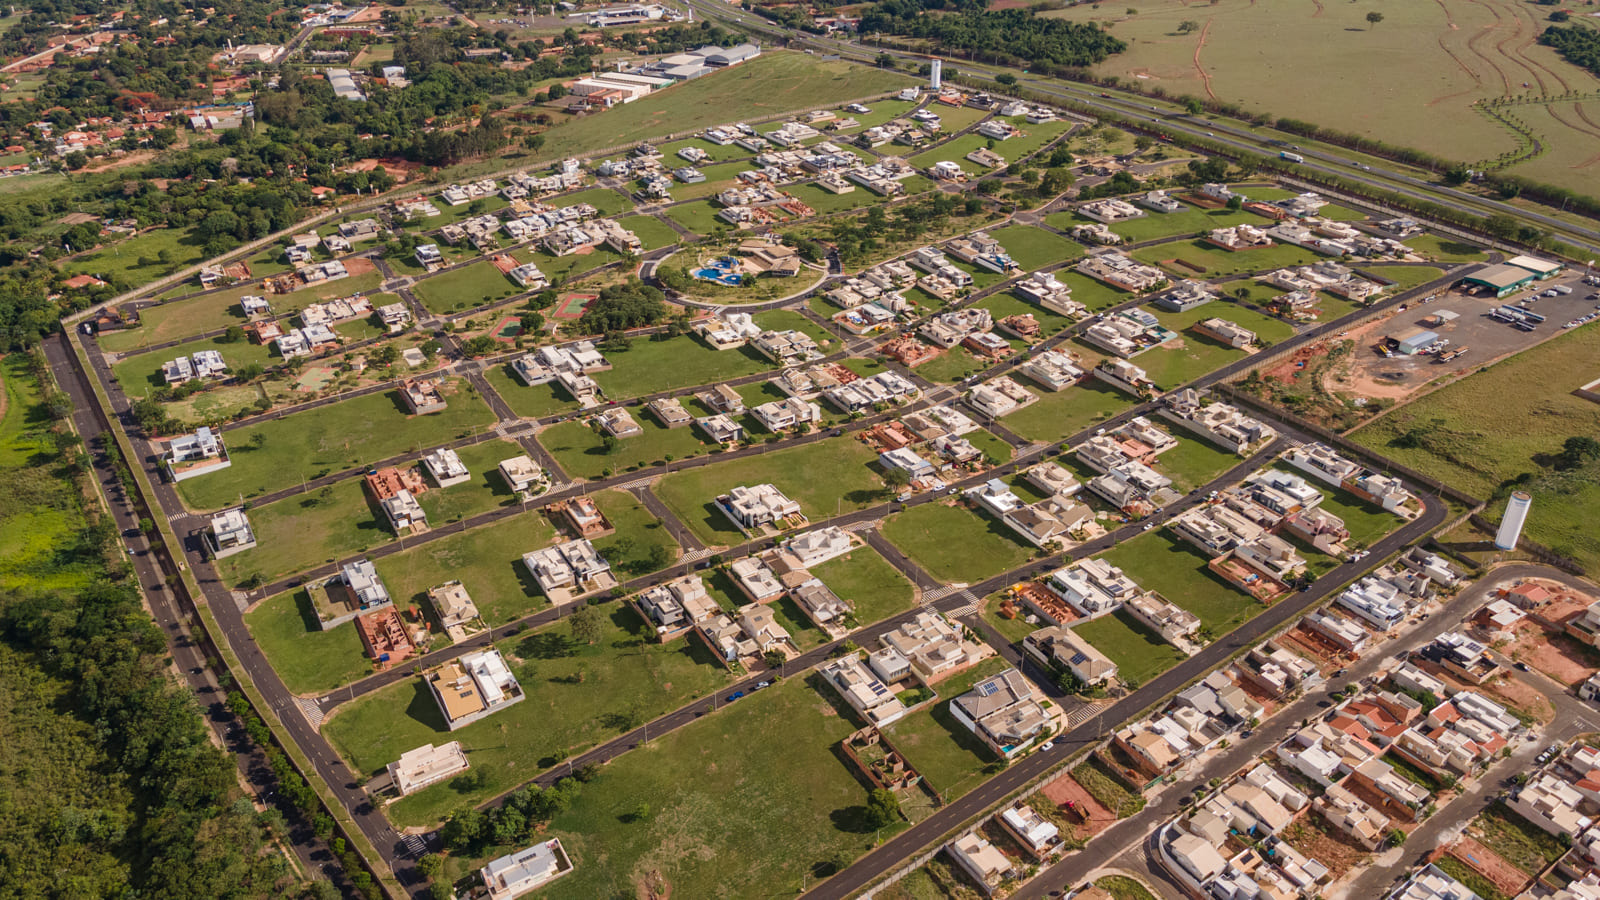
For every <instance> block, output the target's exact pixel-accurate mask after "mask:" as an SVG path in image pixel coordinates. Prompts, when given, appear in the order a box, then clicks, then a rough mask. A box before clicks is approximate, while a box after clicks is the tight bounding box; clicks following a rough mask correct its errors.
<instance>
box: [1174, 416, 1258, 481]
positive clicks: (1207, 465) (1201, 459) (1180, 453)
mask: <svg viewBox="0 0 1600 900" xmlns="http://www.w3.org/2000/svg"><path fill="white" fill-rule="evenodd" d="M1158 421H1159V420H1158ZM1161 424H1163V425H1164V424H1165V423H1161ZM1239 462H1240V459H1239V457H1238V456H1237V455H1236V454H1233V453H1228V452H1226V451H1224V450H1220V449H1218V448H1217V447H1216V446H1215V445H1214V444H1211V443H1208V442H1206V441H1203V440H1200V439H1199V438H1191V437H1187V436H1178V446H1176V447H1173V448H1172V449H1171V450H1167V451H1165V452H1163V453H1162V454H1161V455H1160V456H1158V457H1156V468H1157V469H1159V470H1160V471H1161V472H1162V473H1163V474H1165V475H1166V476H1167V477H1168V478H1171V479H1172V481H1173V486H1174V487H1176V488H1177V489H1178V490H1180V491H1182V492H1184V493H1188V492H1189V491H1192V490H1194V489H1195V488H1197V487H1200V486H1201V485H1203V484H1205V483H1207V482H1209V481H1210V480H1211V479H1213V478H1216V477H1217V476H1218V475H1221V474H1222V473H1223V472H1226V471H1228V470H1229V469H1231V468H1233V467H1234V466H1236V465H1238V464H1239Z"/></svg>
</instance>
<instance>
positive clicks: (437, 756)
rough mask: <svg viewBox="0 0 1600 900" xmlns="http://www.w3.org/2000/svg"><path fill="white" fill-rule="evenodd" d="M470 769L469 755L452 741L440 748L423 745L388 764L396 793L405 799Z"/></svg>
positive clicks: (458, 742) (390, 778) (458, 744)
mask: <svg viewBox="0 0 1600 900" xmlns="http://www.w3.org/2000/svg"><path fill="white" fill-rule="evenodd" d="M468 768H469V766H468V764H467V754H466V753H465V752H463V751H462V749H461V742H460V741H451V742H449V743H448V744H443V745H441V746H438V747H435V746H434V745H432V744H423V745H422V746H421V747H418V748H417V749H415V750H407V751H406V752H404V753H402V754H400V758H399V759H397V760H395V761H394V762H392V763H389V780H391V781H393V782H394V788H395V790H397V791H399V792H400V796H402V797H404V796H406V795H407V794H414V793H416V792H417V791H420V790H422V789H423V788H425V787H427V786H428V785H430V784H438V783H439V782H441V781H443V780H445V779H446V778H449V777H450V776H452V775H455V774H456V773H458V772H465V771H466V770H467V769H468Z"/></svg>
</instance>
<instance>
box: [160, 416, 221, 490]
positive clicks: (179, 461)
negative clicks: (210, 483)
mask: <svg viewBox="0 0 1600 900" xmlns="http://www.w3.org/2000/svg"><path fill="white" fill-rule="evenodd" d="M161 459H162V462H164V463H166V465H167V474H168V475H169V476H171V477H172V480H173V481H175V482H177V481H184V480H185V479H189V478H194V477H196V476H198V475H204V474H206V473H208V472H215V471H217V470H218V469H226V468H228V467H229V466H231V465H233V460H232V459H230V458H229V457H228V449H227V447H225V446H224V445H223V443H222V436H221V435H220V434H217V433H216V432H214V431H212V430H211V429H210V428H209V427H207V426H204V425H202V426H200V427H199V428H197V429H195V432H194V434H180V435H178V436H177V437H174V438H173V439H172V440H170V441H168V442H167V450H166V452H165V453H163V454H162V456H161Z"/></svg>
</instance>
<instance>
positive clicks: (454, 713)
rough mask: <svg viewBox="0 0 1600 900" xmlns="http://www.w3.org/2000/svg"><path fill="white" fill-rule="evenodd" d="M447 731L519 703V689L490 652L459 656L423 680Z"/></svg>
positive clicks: (502, 662)
mask: <svg viewBox="0 0 1600 900" xmlns="http://www.w3.org/2000/svg"><path fill="white" fill-rule="evenodd" d="M423 681H424V682H426V683H427V685H428V690H430V691H432V692H433V697H434V699H435V700H437V701H438V703H439V710H440V711H441V712H443V713H444V720H445V725H446V727H448V728H449V729H450V730H451V731H455V730H456V729H458V728H463V727H465V726H467V725H471V724H472V723H473V722H476V721H478V720H479V719H482V718H483V717H484V716H487V715H490V714H491V713H494V712H498V711H499V710H501V709H504V708H505V707H507V706H510V705H511V704H513V703H520V702H521V701H522V700H523V698H524V696H525V695H524V694H523V693H522V685H520V684H518V683H517V678H516V676H515V675H513V674H511V669H509V668H508V667H507V666H506V661H505V659H504V658H503V657H501V656H500V651H499V650H496V649H494V648H490V649H488V650H482V651H479V652H476V653H463V654H462V655H461V656H458V657H456V658H455V659H452V660H450V661H449V662H447V663H445V664H444V665H442V666H440V667H438V668H437V669H434V670H433V671H431V672H429V673H427V674H426V675H424V676H423Z"/></svg>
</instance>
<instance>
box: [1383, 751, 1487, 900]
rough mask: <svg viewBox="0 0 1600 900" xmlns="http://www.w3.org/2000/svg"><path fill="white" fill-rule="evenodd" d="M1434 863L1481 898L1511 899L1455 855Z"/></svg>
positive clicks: (1484, 899) (1482, 899) (1485, 899)
mask: <svg viewBox="0 0 1600 900" xmlns="http://www.w3.org/2000/svg"><path fill="white" fill-rule="evenodd" d="M1398 768H1399V767H1398V766H1396V769H1397V770H1398ZM1434 865H1436V866H1438V867H1439V871H1441V872H1443V873H1445V874H1446V875H1449V876H1450V877H1451V878H1454V879H1455V880H1456V881H1459V882H1461V884H1462V886H1463V887H1465V888H1466V889H1467V890H1469V891H1471V892H1473V893H1474V894H1477V895H1478V897H1479V898H1481V900H1510V895H1509V894H1507V893H1506V892H1505V891H1502V890H1500V889H1499V888H1498V887H1496V886H1495V883H1494V882H1492V881H1490V880H1489V879H1487V878H1485V877H1484V876H1482V875H1480V874H1478V871H1477V870H1476V869H1473V868H1470V867H1468V866H1467V864H1466V863H1463V862H1462V861H1461V860H1459V859H1456V858H1455V857H1453V856H1444V857H1441V858H1440V859H1439V860H1438V861H1437V862H1435V863H1434Z"/></svg>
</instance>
